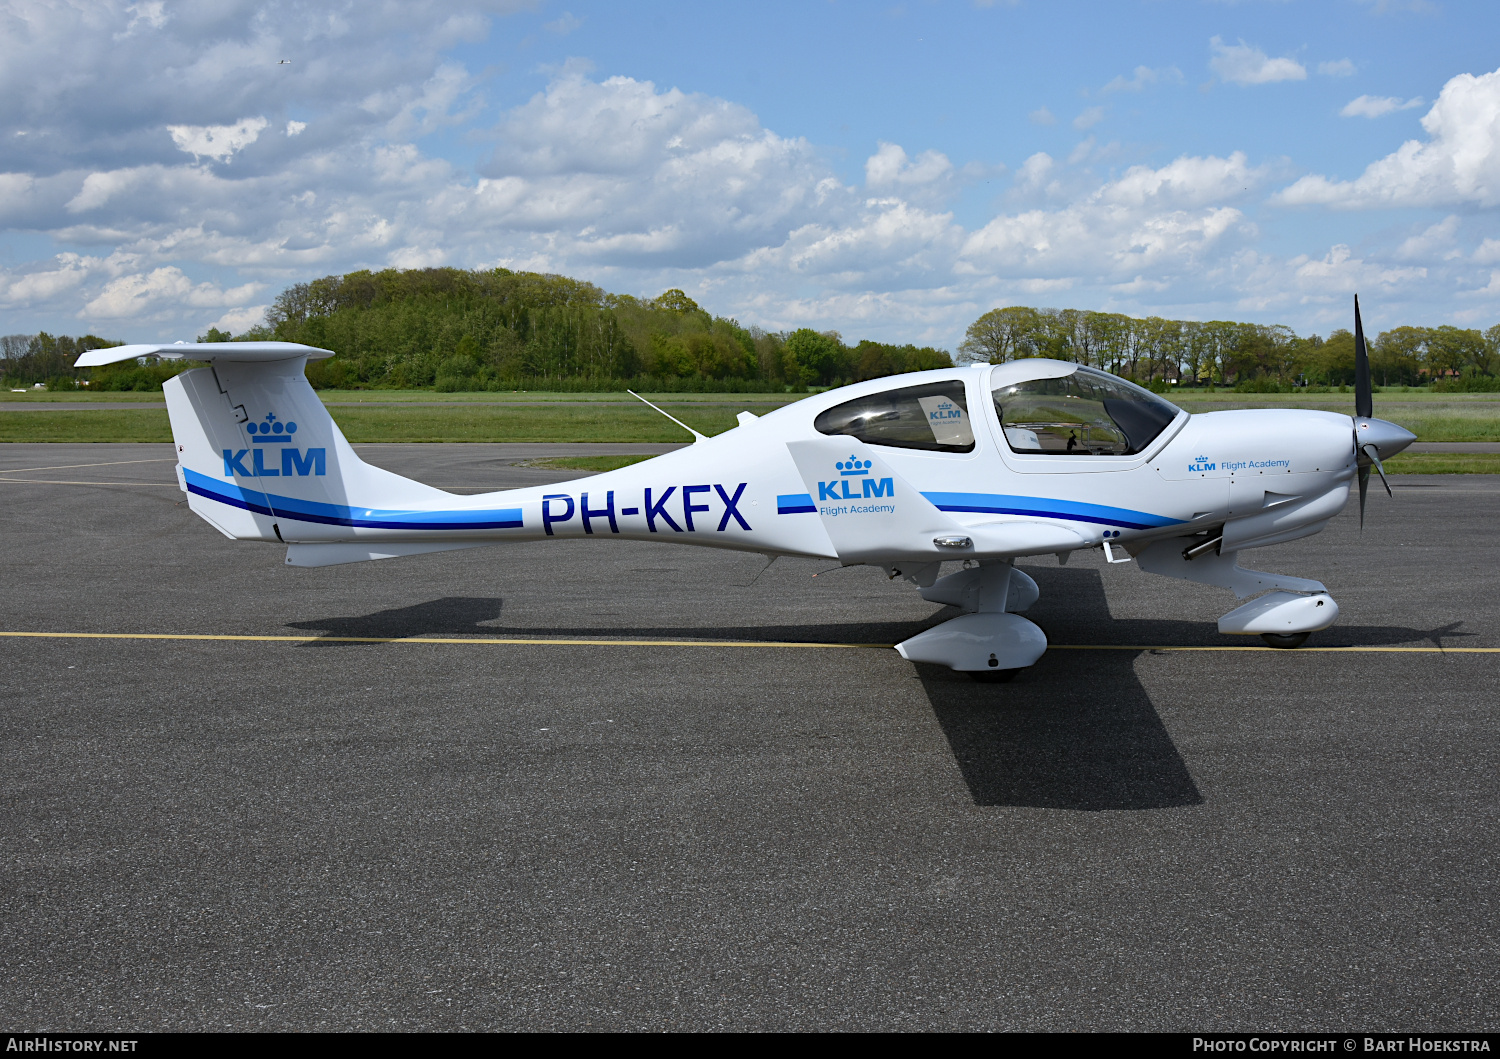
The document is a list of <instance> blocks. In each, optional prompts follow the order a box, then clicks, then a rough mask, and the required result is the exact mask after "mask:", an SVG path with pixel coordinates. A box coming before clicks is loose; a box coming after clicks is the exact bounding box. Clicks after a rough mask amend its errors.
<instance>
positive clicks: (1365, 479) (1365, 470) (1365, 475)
mask: <svg viewBox="0 0 1500 1059" xmlns="http://www.w3.org/2000/svg"><path fill="white" fill-rule="evenodd" d="M1369 489H1370V465H1369V464H1368V463H1362V464H1360V466H1359V532H1361V533H1363V532H1364V531H1365V494H1366V493H1367V492H1368V491H1369Z"/></svg>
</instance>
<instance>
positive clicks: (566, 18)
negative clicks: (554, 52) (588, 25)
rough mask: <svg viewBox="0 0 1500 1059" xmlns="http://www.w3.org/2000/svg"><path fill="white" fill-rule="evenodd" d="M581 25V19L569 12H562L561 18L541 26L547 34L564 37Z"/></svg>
mask: <svg viewBox="0 0 1500 1059" xmlns="http://www.w3.org/2000/svg"><path fill="white" fill-rule="evenodd" d="M581 25H583V19H581V18H579V17H578V16H577V15H575V14H573V12H571V11H564V12H563V13H562V17H561V18H558V19H556V20H554V21H552V22H548V23H547V24H545V25H544V26H542V28H543V29H545V30H547V31H548V32H549V33H556V34H558V35H559V36H563V37H565V36H567V35H568V34H569V33H572V32H573V31H574V30H575V29H577V28H578V27H579V26H581Z"/></svg>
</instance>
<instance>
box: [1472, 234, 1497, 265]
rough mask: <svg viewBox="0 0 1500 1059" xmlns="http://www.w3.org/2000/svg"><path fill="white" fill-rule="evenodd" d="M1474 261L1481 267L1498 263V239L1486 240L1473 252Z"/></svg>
mask: <svg viewBox="0 0 1500 1059" xmlns="http://www.w3.org/2000/svg"><path fill="white" fill-rule="evenodd" d="M1474 261H1475V262H1476V263H1478V264H1481V265H1493V264H1495V263H1496V262H1500V239H1486V240H1485V241H1484V242H1482V243H1480V244H1479V246H1478V247H1477V248H1476V249H1475V251H1474Z"/></svg>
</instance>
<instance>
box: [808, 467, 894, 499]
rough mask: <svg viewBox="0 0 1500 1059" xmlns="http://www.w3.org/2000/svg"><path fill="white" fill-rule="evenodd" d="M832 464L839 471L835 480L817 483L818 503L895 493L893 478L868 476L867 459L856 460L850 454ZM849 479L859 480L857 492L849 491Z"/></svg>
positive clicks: (891, 495)
mask: <svg viewBox="0 0 1500 1059" xmlns="http://www.w3.org/2000/svg"><path fill="white" fill-rule="evenodd" d="M833 466H834V469H835V470H837V471H838V472H839V477H838V479H837V480H836V481H832V482H819V483H818V503H820V504H821V503H822V502H823V501H825V500H869V499H870V498H872V497H877V496H890V497H894V496H895V495H896V481H895V479H893V478H880V479H875V478H871V477H869V474H870V461H869V460H857V459H855V458H854V457H853V456H850V457H849V458H848V459H847V460H840V461H839V462H838V463H836V464H834V465H833ZM850 479H858V480H859V490H860V491H859V492H857V493H854V492H850V490H849V486H851V485H852V484H854V483H853V482H852V481H851V480H850Z"/></svg>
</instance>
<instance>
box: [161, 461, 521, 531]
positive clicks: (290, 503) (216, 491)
mask: <svg viewBox="0 0 1500 1059" xmlns="http://www.w3.org/2000/svg"><path fill="white" fill-rule="evenodd" d="M182 473H183V477H184V478H185V479H186V481H187V487H188V491H189V492H191V493H196V494H197V495H198V496H202V497H207V498H208V499H210V500H217V501H218V502H219V503H221V504H228V505H229V506H230V507H237V508H240V509H242V510H244V511H253V512H255V513H256V514H258V515H270V516H272V517H273V518H289V519H296V520H297V521H299V522H316V523H319V524H321V525H324V526H354V527H358V528H360V529H404V530H479V529H521V528H523V526H524V524H525V523H524V520H523V519H522V515H521V509H520V508H518V507H510V508H499V509H496V510H489V511H384V510H378V509H372V508H352V507H347V506H345V505H343V504H323V503H319V502H318V501H315V500H297V499H294V498H293V497H289V496H276V495H275V494H272V493H259V492H256V491H255V490H253V489H245V488H242V487H241V486H239V485H237V484H235V483H233V482H220V481H216V480H214V479H213V478H210V477H208V476H207V475H205V474H199V473H198V472H197V471H190V470H188V469H187V468H186V467H184V468H183V471H182Z"/></svg>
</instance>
